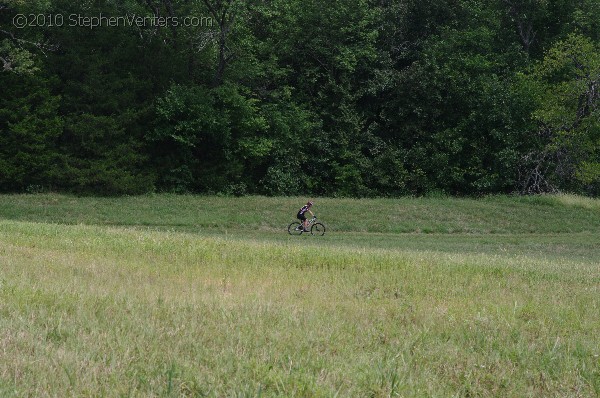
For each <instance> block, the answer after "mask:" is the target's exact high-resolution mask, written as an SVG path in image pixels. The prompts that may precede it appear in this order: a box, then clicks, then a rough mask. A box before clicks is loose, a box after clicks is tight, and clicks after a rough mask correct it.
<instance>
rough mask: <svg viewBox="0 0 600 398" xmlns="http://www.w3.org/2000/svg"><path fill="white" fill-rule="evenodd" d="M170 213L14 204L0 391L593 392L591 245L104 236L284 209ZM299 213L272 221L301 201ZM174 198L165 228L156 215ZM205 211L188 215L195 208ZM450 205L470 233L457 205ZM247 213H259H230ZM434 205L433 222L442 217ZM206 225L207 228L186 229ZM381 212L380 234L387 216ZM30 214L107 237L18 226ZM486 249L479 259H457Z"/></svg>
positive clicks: (149, 207) (597, 361) (2, 287)
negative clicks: (148, 225) (215, 216)
mask: <svg viewBox="0 0 600 398" xmlns="http://www.w3.org/2000/svg"><path fill="white" fill-rule="evenodd" d="M9 198H10V200H11V201H12V200H13V198H14V200H20V198H19V197H9ZM167 198H168V200H167ZM167 198H165V197H159V199H158V201H157V203H156V204H155V203H154V202H153V200H154V199H152V198H127V199H76V198H69V197H62V196H59V197H56V196H43V197H26V198H24V199H23V202H20V203H16V204H15V203H11V204H10V205H9V206H8V207H10V208H11V209H12V210H6V207H4V209H3V210H2V211H3V216H4V217H5V218H11V220H3V221H0V356H1V360H0V395H2V396H36V397H38V396H39V397H44V396H61V397H62V396H115V397H117V396H219V397H221V396H306V397H309V396H310V397H313V396H375V397H388V396H414V397H421V396H443V397H446V396H498V397H507V396H508V397H523V396H540V397H546V396H597V395H599V394H600V358H599V355H600V350H599V347H600V338H599V337H598V336H599V333H598V331H600V317H598V313H599V311H598V310H599V309H600V295H599V293H600V292H599V290H600V289H599V287H600V266H599V263H600V262H599V261H598V256H597V252H596V251H595V249H594V247H593V244H592V235H590V234H587V233H583V234H582V233H579V234H571V233H567V232H563V233H562V234H561V235H549V236H544V235H534V236H532V238H531V239H532V240H533V241H536V242H537V244H538V245H539V247H538V249H540V250H543V251H547V252H541V251H540V250H537V249H536V250H533V249H531V247H529V246H527V245H529V244H530V243H528V242H527V241H526V240H527V238H526V236H527V235H526V234H525V235H523V234H521V235H514V236H515V238H514V240H513V241H511V239H513V238H511V236H510V235H506V236H494V235H481V236H474V237H473V236H471V235H457V236H454V235H447V236H445V235H440V236H438V235H435V234H434V235H426V236H424V238H425V239H427V240H426V241H425V242H426V243H427V245H426V247H423V246H421V245H412V246H411V245H409V244H406V245H404V246H401V247H398V246H397V245H396V244H397V243H398V242H399V240H398V239H401V238H402V237H401V238H394V237H390V236H388V235H386V234H382V235H379V234H376V233H362V232H360V230H358V231H354V232H352V233H349V234H346V235H349V238H348V240H349V241H345V240H344V235H345V234H343V233H340V232H339V231H338V232H337V233H336V234H333V235H332V236H331V237H329V236H327V235H326V236H325V237H323V238H324V239H321V240H315V239H310V238H307V239H304V237H301V238H300V239H291V238H289V237H287V236H285V235H281V234H280V235H276V234H274V233H273V234H272V235H268V238H266V239H263V237H264V236H263V234H261V233H260V232H261V231H260V228H261V226H260V225H261V224H260V222H258V223H254V224H252V225H254V227H255V228H253V229H252V231H258V233H256V234H255V233H248V231H247V230H246V227H240V228H241V229H240V230H239V231H238V233H234V234H233V236H232V235H231V234H227V235H225V234H224V233H220V232H218V231H219V230H218V228H213V229H214V231H213V232H212V233H209V234H203V233H202V231H201V229H200V231H194V233H185V232H179V231H173V230H159V231H151V230H146V229H144V228H139V226H138V228H117V227H115V226H106V225H105V224H118V223H117V222H113V221H121V224H128V223H131V224H132V225H133V224H134V221H135V220H136V217H139V218H140V220H141V223H140V224H142V225H143V224H144V222H145V221H146V220H147V221H152V220H153V217H154V216H153V215H152V214H155V216H156V217H159V215H162V216H164V217H165V218H163V219H162V220H167V221H168V222H165V223H164V224H168V225H169V226H170V227H169V229H173V228H172V226H173V225H175V224H176V220H179V219H180V218H179V217H181V220H182V222H181V223H182V224H185V223H187V224H185V226H186V227H191V226H193V225H195V223H200V224H201V223H203V222H205V221H201V220H208V219H209V218H210V217H212V216H213V215H212V214H218V215H220V216H223V215H224V214H231V219H230V220H237V221H240V220H244V217H246V215H244V214H245V213H244V211H248V214H247V216H248V217H249V218H248V220H249V221H248V222H249V223H250V222H251V221H250V220H251V219H254V217H255V215H256V214H259V215H265V214H266V215H268V214H270V213H269V212H273V215H274V214H275V213H276V208H275V203H276V200H272V199H266V198H255V199H254V200H252V199H251V198H245V199H220V198H193V197H183V198H178V197H167ZM4 200H6V197H5V198H4ZM178 200H180V201H181V202H177V201H178ZM44 201H50V204H44V203H43V202H44ZM54 201H58V204H57V203H56V202H54ZM69 201H73V203H72V208H70V207H69V206H68V204H66V203H68V202H69ZM90 201H91V202H94V203H95V204H93V205H91V204H90ZM96 201H97V202H96ZM104 201H106V202H104ZM138 201H139V202H138ZM212 201H214V202H212ZM238 201H239V202H238ZM282 201H284V200H283V199H282ZM287 201H288V202H287V203H288V204H287V205H285V206H284V205H279V206H281V207H282V208H283V207H286V206H291V204H293V203H296V202H297V200H296V199H287ZM486 201H490V202H491V204H489V205H488V206H490V207H492V208H493V209H498V208H504V207H506V208H510V207H511V206H514V207H515V208H517V209H520V207H521V206H523V207H524V208H527V209H529V210H531V209H533V208H537V207H540V208H541V209H546V208H548V209H554V210H556V209H559V210H560V211H558V212H556V211H555V213H554V214H558V215H562V214H567V215H568V216H566V217H564V218H563V219H562V223H566V222H568V220H569V219H571V218H575V219H577V217H580V215H578V214H587V213H585V211H588V210H587V209H582V208H580V207H577V208H570V207H568V206H566V207H568V209H567V210H564V207H565V206H564V205H563V204H561V203H560V202H559V203H554V201H555V199H552V201H553V202H552V204H544V203H541V204H540V203H533V204H532V203H530V202H527V201H521V200H513V199H505V198H496V199H491V198H490V199H485V200H484V201H483V203H484V205H482V206H484V207H485V206H486V205H485V203H486ZM167 202H169V203H171V204H170V206H171V210H170V213H168V215H167V216H165V215H164V214H163V212H162V211H159V210H157V209H160V208H161V206H165V207H166V206H167ZM319 202H321V203H322V206H323V207H322V209H323V211H321V212H322V213H323V214H327V215H328V216H330V217H329V218H330V219H334V220H336V219H337V218H336V217H338V216H335V214H336V213H335V212H334V211H333V210H332V213H329V212H328V211H325V210H326V209H328V207H327V206H329V205H331V206H332V207H331V208H333V204H335V205H336V206H337V207H338V208H339V209H338V210H335V211H339V212H340V214H347V213H349V212H351V211H353V209H355V207H353V206H356V209H358V208H361V206H362V207H364V206H365V202H358V201H356V202H355V201H341V202H334V201H333V200H323V201H319ZM4 203H6V202H4ZM61 203H62V204H61ZM97 203H100V204H97ZM193 203H195V204H196V205H197V206H198V207H197V208H196V210H195V211H192V210H189V209H188V210H186V208H188V207H190V206H192V204H193ZM340 203H341V204H340ZM366 203H367V206H368V207H369V208H370V209H371V210H373V209H374V208H377V206H382V208H384V209H390V208H393V207H394V206H398V207H399V208H400V207H407V206H408V204H395V203H394V202H393V201H385V200H381V201H373V202H366ZM407 203H413V205H414V206H418V202H417V204H414V202H411V200H407ZM427 203H430V202H427ZM447 203H448V204H447V211H446V212H447V213H450V211H451V209H452V210H455V214H456V217H457V218H456V219H454V221H453V222H456V223H459V217H460V214H461V213H460V211H459V210H458V209H460V206H461V205H462V202H461V201H460V200H458V201H455V200H449V201H448V202H447ZM468 203H469V204H468V206H467V205H465V206H466V207H470V206H475V205H476V204H473V203H471V202H468ZM144 205H145V206H146V208H145V210H143V211H142V210H140V209H139V208H140V206H144ZM38 206H39V208H38ZM52 206H54V207H52ZM57 206H64V207H57ZM200 206H206V209H207V210H206V211H208V209H210V211H211V212H212V213H210V214H211V215H205V214H202V212H200V211H198V209H199V208H200ZM219 206H221V207H219ZM249 206H250V207H251V208H256V209H260V210H257V213H253V212H251V211H249V210H240V212H238V213H240V214H238V215H235V214H234V213H236V212H235V211H234V210H233V209H234V208H237V209H247V208H248V207H249ZM436 206H439V208H440V210H436ZM424 207H426V208H427V212H429V213H428V214H434V213H435V212H436V211H440V212H441V209H442V207H443V201H442V200H441V199H440V200H439V202H437V201H433V202H431V203H430V206H429V207H427V206H424ZM15 209H16V210H15ZM19 209H20V210H19ZM69 209H71V211H72V213H71V214H68V211H69ZM103 209H105V210H103ZM109 209H112V211H113V212H114V213H115V214H116V215H115V214H113V213H112V212H111V211H110V210H109ZM569 209H570V210H569ZM155 211H158V213H154V212H155ZM464 211H465V212H467V210H466V209H465V210H464ZM486 211H487V210H482V211H481V212H479V210H477V209H476V208H475V210H472V214H470V216H469V217H470V218H469V220H468V221H465V224H464V225H467V226H471V227H468V228H466V227H465V230H469V231H477V230H479V231H480V233H482V232H481V231H485V230H488V227H487V226H491V225H493V220H492V218H488V217H492V215H493V214H495V210H492V209H490V210H489V212H486ZM538 211H545V210H539V209H538ZM136 212H139V213H136ZM146 212H147V213H146ZM515 212H517V213H519V212H521V213H519V214H522V215H523V217H525V213H529V212H530V211H528V212H525V211H522V210H515ZM563 212H564V213H563ZM579 212H583V213H579ZM195 213H198V214H201V215H198V216H197V218H196V219H194V220H195V221H190V220H187V219H186V218H185V217H183V216H181V214H195ZM417 213H418V212H416V211H415V212H414V213H413V214H414V215H416V214H417ZM127 214H130V215H129V217H130V218H127V216H126V215H127ZM131 214H138V216H133V215H131ZM371 214H372V215H371V216H370V217H373V218H375V217H376V216H377V217H378V218H377V220H378V221H377V223H381V225H384V223H385V220H386V217H387V215H386V214H385V213H381V212H380V213H373V212H372V213H371ZM375 214H376V215H375ZM34 216H35V217H38V218H40V219H41V220H43V221H53V222H57V221H61V222H72V223H76V222H77V223H82V222H85V223H87V224H94V223H96V224H100V225H63V224H57V223H34V222H28V221H22V220H23V219H28V218H34ZM250 216H252V217H250ZM274 217H275V216H274ZM276 217H280V216H276ZM430 217H431V218H430V219H429V220H430V221H426V222H434V218H435V217H434V216H433V215H431V216H430ZM447 217H449V218H450V215H447ZM478 217H479V218H478ZM581 217H582V216H581ZM284 219H286V215H282V216H281V220H282V221H283V220H284ZM340 219H341V217H340ZM424 219H425V220H428V218H427V216H425V217H424ZM533 219H534V218H530V220H533ZM107 220H108V221H107ZM450 221H452V220H450ZM450 221H447V222H450ZM597 221H598V220H597V216H596V218H595V219H592V220H588V223H587V224H586V225H585V226H584V227H582V228H580V229H582V230H588V229H590V230H591V229H592V228H594V225H596V224H595V223H596V222H597ZM154 222H155V224H153V225H154V226H157V225H158V224H160V223H161V222H160V221H154ZM219 222H221V221H219ZM227 222H230V221H227ZM269 222H271V221H269ZM347 222H348V223H349V224H347V227H345V228H351V226H352V225H360V224H352V223H357V221H356V220H353V219H349V220H348V221H347ZM435 222H440V223H441V224H440V225H445V224H444V222H443V221H435ZM274 225H275V224H269V228H271V227H273V228H274ZM476 225H479V227H473V226H476ZM573 225H574V224H573ZM557 226H558V222H557ZM352 228H355V227H352ZM444 228H446V227H444ZM444 228H440V230H442V229H444ZM503 228H506V229H510V224H507V226H505V227H503ZM545 228H547V227H545V226H544V224H543V223H538V224H534V229H536V230H537V231H538V232H540V231H542V230H543V231H548V229H545ZM561 228H563V230H565V231H566V230H568V229H569V228H574V227H564V226H562V227H561ZM340 229H342V230H343V228H340ZM381 229H383V227H382V228H381ZM447 229H448V230H449V229H450V228H447ZM553 229H555V227H550V230H553ZM574 229H575V228H574ZM515 230H516V231H517V232H519V233H522V232H523V231H522V229H521V228H520V227H519V226H518V224H517V227H515ZM282 233H283V231H282ZM276 236H280V237H276ZM415 236H420V235H415ZM524 237H525V238H524ZM406 238H408V239H412V238H413V235H407V236H405V237H404V239H406ZM380 239H383V242H382V243H380V244H375V243H374V242H377V241H379V240H380ZM386 239H389V240H387V241H386ZM486 239H491V240H496V239H498V243H497V244H496V245H493V244H491V243H490V242H488V243H486V242H485V240H486ZM455 240H458V241H460V242H458V243H457V242H455ZM474 240H475V241H476V242H478V243H477V244H479V245H480V249H479V250H471V251H468V250H462V249H461V247H467V246H469V245H470V244H471V243H472V242H473V241H474ZM436 241H437V242H439V246H442V249H440V248H438V247H437V246H436V244H435V242H436ZM386 242H388V243H386ZM449 242H450V243H449ZM509 243H510V244H509ZM561 245H563V246H565V247H566V248H565V249H564V250H563V249H561V248H560V247H559V246H561ZM524 246H525V248H524ZM553 251H554V252H553ZM569 253H577V255H573V256H570V255H566V254H569Z"/></svg>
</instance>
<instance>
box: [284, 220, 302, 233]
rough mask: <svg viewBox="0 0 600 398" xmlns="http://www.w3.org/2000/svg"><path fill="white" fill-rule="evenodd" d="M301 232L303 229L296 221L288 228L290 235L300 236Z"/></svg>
mask: <svg viewBox="0 0 600 398" xmlns="http://www.w3.org/2000/svg"><path fill="white" fill-rule="evenodd" d="M302 232H304V228H303V227H302V224H300V223H299V222H297V221H296V222H293V223H291V224H290V225H289V226H288V233H289V234H290V235H302Z"/></svg>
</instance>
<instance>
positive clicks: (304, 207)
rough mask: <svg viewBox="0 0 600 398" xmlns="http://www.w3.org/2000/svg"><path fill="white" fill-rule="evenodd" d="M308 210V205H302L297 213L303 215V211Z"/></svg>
mask: <svg viewBox="0 0 600 398" xmlns="http://www.w3.org/2000/svg"><path fill="white" fill-rule="evenodd" d="M307 211H308V206H307V205H304V206H302V208H301V209H300V211H299V212H298V214H299V215H301V216H303V215H304V213H306V212H307Z"/></svg>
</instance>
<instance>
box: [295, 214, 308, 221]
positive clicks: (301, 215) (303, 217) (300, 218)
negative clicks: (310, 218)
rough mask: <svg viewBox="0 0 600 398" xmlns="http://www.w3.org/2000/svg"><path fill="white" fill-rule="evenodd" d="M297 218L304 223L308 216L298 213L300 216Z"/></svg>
mask: <svg viewBox="0 0 600 398" xmlns="http://www.w3.org/2000/svg"><path fill="white" fill-rule="evenodd" d="M296 218H297V219H298V220H302V221H304V220H306V216H305V215H304V214H300V212H298V214H296Z"/></svg>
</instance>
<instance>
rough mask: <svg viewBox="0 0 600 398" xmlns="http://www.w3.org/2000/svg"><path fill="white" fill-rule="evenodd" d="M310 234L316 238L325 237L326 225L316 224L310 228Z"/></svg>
mask: <svg viewBox="0 0 600 398" xmlns="http://www.w3.org/2000/svg"><path fill="white" fill-rule="evenodd" d="M310 233H311V234H312V235H315V236H323V235H325V225H323V224H321V223H320V222H317V223H314V224H313V226H312V227H311V228H310Z"/></svg>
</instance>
